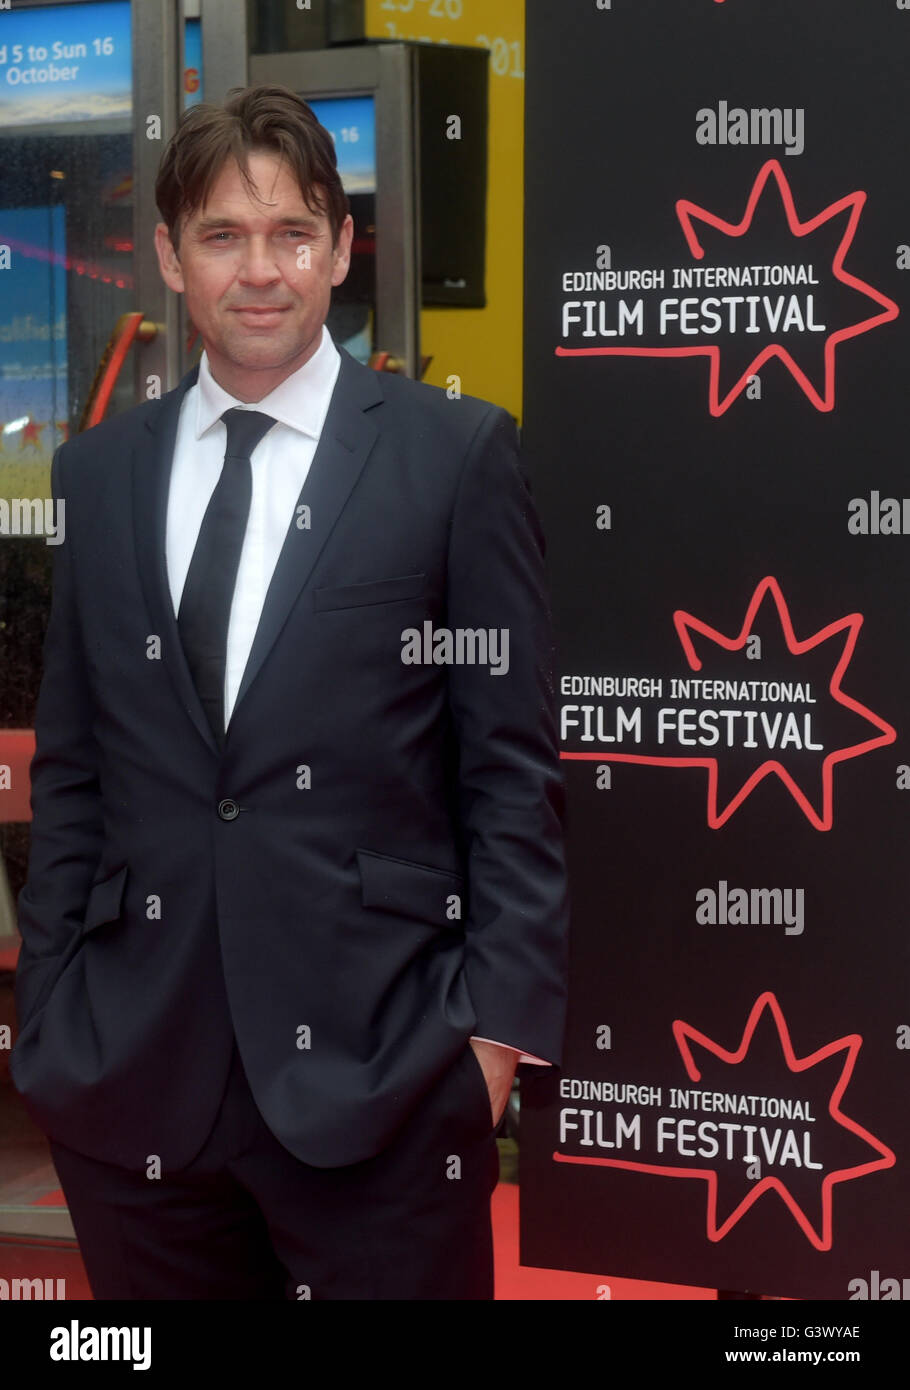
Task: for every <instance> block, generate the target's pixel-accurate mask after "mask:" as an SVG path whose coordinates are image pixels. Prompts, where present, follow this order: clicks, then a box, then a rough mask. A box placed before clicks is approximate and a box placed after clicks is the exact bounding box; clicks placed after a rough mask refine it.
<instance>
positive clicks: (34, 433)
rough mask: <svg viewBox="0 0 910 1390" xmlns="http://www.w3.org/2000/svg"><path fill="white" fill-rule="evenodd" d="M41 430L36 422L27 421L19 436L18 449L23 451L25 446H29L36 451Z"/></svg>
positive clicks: (40, 426) (42, 427)
mask: <svg viewBox="0 0 910 1390" xmlns="http://www.w3.org/2000/svg"><path fill="white" fill-rule="evenodd" d="M43 429H44V426H43V425H39V424H38V421H37V420H29V421H27V422H26V425H25V427H24V429H23V431H22V433H21V435H20V436H19V448H20V449H24V448H25V446H26V444H31V445H32V446H33V447H34V448H36V449H37V448H38V447H39V443H40V441H39V436H40V434H41V431H42V430H43Z"/></svg>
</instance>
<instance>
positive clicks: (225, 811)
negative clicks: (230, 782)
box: [218, 797, 240, 820]
mask: <svg viewBox="0 0 910 1390" xmlns="http://www.w3.org/2000/svg"><path fill="white" fill-rule="evenodd" d="M218 814H219V816H220V817H221V819H222V820H236V819H237V817H238V816H239V814H240V807H239V806H238V805H237V802H236V801H232V800H231V798H230V797H226V798H225V799H224V801H219V802H218Z"/></svg>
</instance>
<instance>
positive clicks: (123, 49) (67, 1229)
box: [0, 0, 247, 1297]
mask: <svg viewBox="0 0 910 1390" xmlns="http://www.w3.org/2000/svg"><path fill="white" fill-rule="evenodd" d="M235 11H236V13H235ZM226 19H227V20H229V21H230V22H229V23H228V24H227V25H225V24H224V21H225V20H226ZM203 31H205V32H206V34H209V33H214V34H215V35H216V38H215V39H214V40H213V42H212V44H211V48H212V53H211V55H210V63H209V68H208V69H206V70H204V69H203V53H204V52H205V49H206V43H205V40H204V38H203ZM246 59H247V55H246V17H245V11H244V3H243V0H206V2H205V3H202V0H70V2H69V3H65V4H64V3H59V0H58V3H48V0H16V3H15V4H14V5H13V6H12V7H11V8H10V9H9V10H3V11H0V1277H6V1274H7V1270H8V1269H10V1268H12V1269H13V1270H16V1271H17V1267H16V1265H15V1261H14V1263H13V1265H12V1266H10V1265H9V1260H10V1259H12V1258H13V1255H12V1254H11V1252H12V1251H13V1248H14V1246H15V1245H16V1242H17V1240H18V1241H19V1242H21V1241H22V1240H25V1241H26V1242H28V1241H45V1242H50V1245H51V1246H52V1245H53V1244H54V1242H59V1241H61V1240H62V1241H63V1242H64V1245H66V1242H67V1241H69V1242H70V1243H71V1242H72V1234H73V1233H72V1226H71V1223H70V1221H69V1216H68V1213H67V1211H66V1208H65V1205H64V1203H63V1198H62V1194H61V1193H60V1191H59V1185H58V1182H57V1178H56V1174H55V1173H54V1170H53V1166H52V1164H51V1161H50V1155H49V1152H48V1149H47V1146H46V1143H45V1140H44V1137H43V1135H41V1134H40V1133H39V1132H38V1131H37V1130H36V1129H35V1127H34V1125H33V1124H32V1123H31V1121H30V1119H29V1117H28V1115H27V1114H26V1112H25V1109H24V1107H23V1105H22V1102H21V1100H20V1098H19V1097H18V1095H17V1094H16V1092H15V1090H14V1088H13V1086H12V1082H11V1080H10V1075H9V1053H10V1049H11V1047H12V1044H13V1042H14V1041H15V1031H16V1020H15V1010H14V1004H13V976H14V972H15V966H16V960H17V956H18V950H19V937H18V932H17V926H16V899H17V896H18V893H19V891H20V889H21V887H22V885H23V882H24V880H25V872H26V865H27V858H28V841H29V816H30V809H29V782H28V767H29V762H30V759H31V754H32V752H33V748H34V738H33V734H32V727H33V721H34V712H35V703H36V698H37V692H38V685H39V681H40V676H41V659H42V644H43V639H44V631H45V628H46V624H47V616H48V612H49V600H50V575H51V564H52V559H53V553H54V544H55V541H56V540H57V537H56V534H55V532H56V527H57V517H56V516H55V514H54V508H53V506H52V501H51V492H50V466H51V460H52V458H53V454H54V451H55V449H56V448H57V446H58V445H59V444H61V443H62V442H63V441H65V440H66V439H68V438H70V437H72V435H74V434H75V433H76V432H78V431H79V430H80V429H84V428H86V427H87V425H88V423H89V416H88V411H89V407H90V405H91V402H92V400H93V399H94V395H95V388H97V385H98V383H99V382H100V381H101V379H102V377H104V376H105V368H106V367H109V366H110V365H111V364H110V357H111V351H110V350H111V348H112V345H113V344H114V343H115V342H116V341H117V337H118V330H119V333H120V337H121V343H122V339H123V335H124V333H128V334H129V335H130V336H133V342H132V346H131V347H130V349H129V351H128V352H126V353H125V354H124V365H123V369H122V370H121V371H120V373H119V375H118V376H117V377H116V379H113V377H110V379H109V380H108V388H109V389H108V390H106V392H105V398H106V406H105V410H104V413H105V414H106V415H111V414H116V413H118V412H120V411H123V410H127V409H129V408H130V407H132V406H133V405H135V404H137V403H138V402H140V401H141V400H144V399H146V398H147V397H148V396H149V395H150V394H153V393H154V394H163V392H165V391H167V390H169V389H170V388H171V387H173V386H174V385H176V383H177V381H178V380H179V377H180V375H181V374H182V372H183V371H185V370H186V368H187V365H189V363H190V362H191V361H192V360H193V357H194V353H193V349H192V347H191V346H190V345H189V344H188V341H187V339H186V335H185V325H184V324H183V323H182V321H181V314H180V303H179V301H178V297H177V296H175V295H173V294H171V293H170V292H169V291H166V290H165V287H164V285H163V283H162V282H161V279H160V276H159V274H158V269H157V260H156V258H155V254H154V245H153V238H152V231H153V228H154V224H155V222H156V221H158V220H159V218H158V214H157V210H156V208H155V203H154V181H155V175H156V172H157V166H158V161H159V159H160V156H161V152H162V151H163V149H164V145H165V143H166V141H167V140H168V138H169V137H170V135H171V133H172V131H173V129H174V126H175V124H176V121H177V118H178V116H179V113H180V111H181V110H182V109H183V107H184V106H185V105H188V104H190V103H192V102H195V101H198V100H200V99H201V97H202V94H203V90H204V84H205V82H208V86H209V91H210V92H211V93H212V94H213V96H214V97H215V98H216V99H217V98H218V97H219V96H220V95H223V90H226V87H227V86H229V85H232V84H234V83H236V82H239V83H241V84H242V83H244V82H245V81H246ZM137 229H138V235H137ZM137 330H139V331H137ZM71 1248H72V1247H71ZM28 1258H29V1259H31V1261H32V1266H33V1265H34V1263H35V1259H36V1258H37V1257H36V1256H35V1255H34V1250H32V1253H31V1255H29V1257H28ZM26 1264H27V1261H26ZM32 1266H28V1268H31V1267H32ZM37 1272H38V1273H40V1271H37ZM74 1277H76V1278H77V1279H78V1275H75V1276H74ZM68 1296H70V1297H73V1296H79V1294H78V1293H69V1295H68Z"/></svg>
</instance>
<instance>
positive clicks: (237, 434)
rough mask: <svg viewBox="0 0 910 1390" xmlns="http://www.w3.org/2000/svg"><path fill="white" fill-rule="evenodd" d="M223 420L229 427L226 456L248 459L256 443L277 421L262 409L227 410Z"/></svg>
mask: <svg viewBox="0 0 910 1390" xmlns="http://www.w3.org/2000/svg"><path fill="white" fill-rule="evenodd" d="M221 418H222V420H223V421H224V423H225V426H226V428H227V448H226V449H225V451H224V456H225V458H243V459H248V458H249V457H250V455H251V454H252V452H253V450H254V449H255V447H256V445H257V444H258V443H259V441H260V439H262V437H263V435H265V434H267V433H268V431H269V430H270V429H271V428H272V426H273V425H274V423H275V421H274V419H273V418H272V416H271V415H265V414H264V413H263V412H262V411H261V410H239V409H237V408H236V407H234V408H232V409H231V410H226V411H225V412H224V414H223V415H222V417H221Z"/></svg>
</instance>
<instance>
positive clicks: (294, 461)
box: [165, 325, 550, 1066]
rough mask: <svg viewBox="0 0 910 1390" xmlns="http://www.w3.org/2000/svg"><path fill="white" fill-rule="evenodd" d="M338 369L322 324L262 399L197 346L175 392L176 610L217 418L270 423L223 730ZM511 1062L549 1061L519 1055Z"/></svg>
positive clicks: (220, 451) (172, 569) (235, 610)
mask: <svg viewBox="0 0 910 1390" xmlns="http://www.w3.org/2000/svg"><path fill="white" fill-rule="evenodd" d="M340 368H341V357H340V354H339V352H338V349H337V348H336V346H335V344H334V342H333V341H332V337H331V334H330V333H329V330H328V328H326V327H325V326H324V325H323V330H322V338H321V341H320V344H319V347H318V348H317V349H316V351H315V352H314V353H313V356H312V357H311V358H310V359H309V361H307V362H305V363H304V364H303V366H302V367H298V369H297V371H296V372H292V373H291V375H290V376H289V377H286V378H285V380H284V381H282V382H281V384H280V385H279V386H276V387H275V389H274V390H273V391H270V392H269V393H268V395H267V396H263V398H262V400H261V401H256V402H255V403H248V402H244V401H238V400H235V399H234V397H233V396H231V395H229V394H228V392H227V391H225V390H224V389H223V387H221V386H219V385H218V383H217V381H215V379H214V377H213V376H212V373H211V370H210V368H209V362H208V356H207V354H206V353H204V352H203V354H202V358H201V360H200V363H199V375H198V378H197V380H196V382H195V383H194V385H192V386H191V387H190V389H189V390H188V391H187V392H186V395H185V396H184V398H183V403H182V405H181V408H180V418H179V421H178V423H177V438H176V442H175V446H174V459H173V464H172V466H171V478H170V488H169V492H168V504H167V530H166V541H165V552H166V557H167V574H168V583H169V586H170V591H171V600H172V602H173V605H174V613H175V615H176V614H177V613H178V612H179V610H180V599H181V596H182V594H183V587H184V584H185V583H186V576H187V573H188V571H189V567H190V561H191V560H192V558H193V551H194V549H195V546H196V542H197V540H198V539H199V531H200V529H201V526H202V518H203V516H204V515H205V509H206V507H207V506H208V504H209V499H210V498H211V495H212V493H213V492H214V490H215V486H216V484H217V482H218V479H219V477H220V476H221V469H222V466H223V464H224V453H225V448H226V445H227V426H226V425H225V423H224V421H223V420H222V419H221V416H222V415H223V414H224V412H225V411H226V410H231V409H238V410H259V411H262V412H263V413H264V414H266V415H271V416H272V417H273V418H274V420H275V421H276V423H275V424H274V425H273V426H272V427H271V429H269V431H268V433H267V434H266V435H264V437H263V438H262V439H261V440H260V441H259V443H258V444H257V445H256V447H255V449H253V451H252V453H251V455H250V464H251V468H252V474H253V491H252V497H251V500H250V514H249V520H248V522H247V528H246V532H245V534H244V538H243V548H242V550H241V552H240V563H239V566H238V569H237V580H236V584H235V588H234V597H233V601H232V603H231V616H230V620H229V623H228V637H227V653H226V664H225V673H224V723H225V728H227V725H228V723H229V722H230V718H231V714H232V713H233V709H234V704H235V702H236V700H237V693H238V691H239V689H240V683H241V681H242V679H243V672H244V669H245V667H246V663H247V659H248V657H249V654H250V648H251V647H252V645H253V638H254V637H255V635H256V628H257V626H258V624H259V618H260V615H261V613H262V609H263V605H264V603H265V597H266V593H267V591H268V587H269V584H270V582H271V579H272V574H273V572H274V569H275V566H276V564H277V563H278V556H279V554H280V552H281V548H282V546H283V545H284V539H285V536H286V535H287V533H288V530H289V528H290V526H291V524H292V522H293V519H294V507H295V505H296V502H297V499H298V497H299V496H300V490H301V488H302V487H303V484H304V482H305V481H306V477H307V474H308V473H309V471H310V465H311V464H312V462H313V457H314V455H315V453H316V446H317V444H318V443H319V437H320V435H321V434H322V427H323V425H324V424H325V417H326V415H327V414H328V409H329V404H330V402H331V399H332V394H333V392H334V390H335V383H336V381H337V380H338V373H339V370H340ZM483 1041H486V1042H493V1041H495V1039H493V1038H488V1039H483ZM506 1045H507V1044H505V1043H498V1044H497V1046H500V1047H505V1046H506ZM519 1061H522V1062H537V1063H539V1064H540V1065H542V1066H549V1065H550V1064H549V1063H548V1062H543V1061H542V1059H541V1058H539V1057H531V1056H528V1055H526V1054H524V1053H522V1055H521V1056H520V1058H519Z"/></svg>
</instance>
